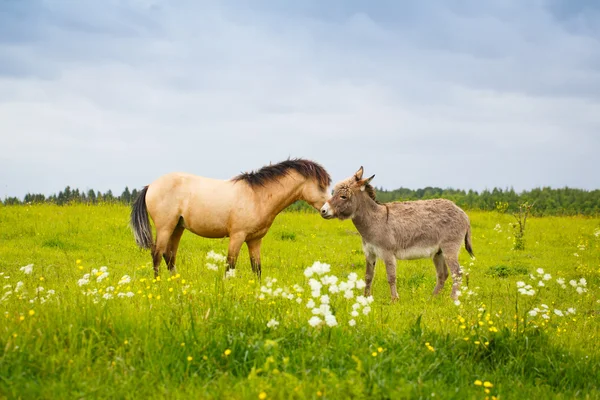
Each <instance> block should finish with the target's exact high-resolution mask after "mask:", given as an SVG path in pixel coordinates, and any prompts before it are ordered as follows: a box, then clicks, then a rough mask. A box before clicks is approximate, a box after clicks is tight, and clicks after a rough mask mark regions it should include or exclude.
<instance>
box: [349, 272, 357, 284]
mask: <svg viewBox="0 0 600 400" xmlns="http://www.w3.org/2000/svg"><path fill="white" fill-rule="evenodd" d="M357 279H358V275H357V274H356V272H351V273H350V274H349V275H348V282H356V280H357Z"/></svg>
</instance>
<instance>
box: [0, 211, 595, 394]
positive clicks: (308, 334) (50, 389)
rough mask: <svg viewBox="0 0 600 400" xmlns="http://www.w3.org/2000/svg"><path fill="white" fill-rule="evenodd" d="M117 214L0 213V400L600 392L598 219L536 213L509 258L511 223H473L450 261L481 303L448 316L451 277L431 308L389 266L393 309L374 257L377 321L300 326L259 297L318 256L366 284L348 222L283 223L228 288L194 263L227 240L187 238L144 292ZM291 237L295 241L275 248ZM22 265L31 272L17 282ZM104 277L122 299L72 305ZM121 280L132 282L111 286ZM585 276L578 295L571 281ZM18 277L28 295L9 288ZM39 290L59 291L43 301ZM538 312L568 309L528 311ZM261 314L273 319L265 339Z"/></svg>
mask: <svg viewBox="0 0 600 400" xmlns="http://www.w3.org/2000/svg"><path fill="white" fill-rule="evenodd" d="M128 214H129V208H128V207H126V206H124V205H119V204H102V205H97V206H91V205H83V204H75V205H70V206H65V207H59V206H56V205H48V204H42V205H32V206H14V207H0V226H1V229H0V253H1V254H2V257H1V258H0V273H2V275H1V276H0V280H1V281H2V286H5V285H11V288H4V289H2V291H0V299H3V296H4V295H5V293H6V292H7V291H12V292H13V293H12V294H11V295H10V297H9V298H8V300H5V299H3V300H2V301H0V318H1V320H0V321H1V322H0V398H4V397H6V398H228V399H230V398H231V399H257V398H258V397H259V394H260V393H263V392H264V393H265V395H266V396H267V399H276V398H285V399H304V398H314V399H317V398H324V399H325V398H356V399H362V398H364V399H367V398H369V399H371V398H411V399H412V398H415V399H418V398H461V399H472V398H473V399H483V398H485V397H486V396H489V397H490V398H491V396H496V397H498V398H505V399H512V398H579V397H581V398H589V399H596V398H600V390H599V389H598V386H597V382H599V381H600V349H599V348H598V346H597V341H598V332H599V331H600V322H599V321H598V312H599V311H600V310H599V308H598V300H599V291H598V286H599V285H600V270H598V266H599V265H600V219H597V218H582V217H545V218H535V217H531V220H530V224H529V225H528V230H527V238H528V247H527V251H521V252H514V251H512V244H513V238H512V236H511V234H512V231H511V229H510V225H509V224H510V223H511V222H512V218H513V217H512V216H511V215H508V214H499V213H496V212H469V217H470V218H471V221H472V226H473V246H474V249H475V251H476V253H477V260H475V261H472V260H471V259H470V258H469V257H468V255H467V254H466V252H464V251H463V252H462V253H461V255H460V261H461V264H462V265H463V266H464V267H465V269H468V270H469V271H468V272H469V276H470V281H471V286H472V288H470V289H469V290H473V291H475V292H476V294H474V295H472V296H471V297H469V296H470V295H469V294H468V293H467V292H468V291H467V290H463V292H464V293H463V296H461V301H462V304H461V305H460V306H456V305H455V304H454V303H453V302H452V301H450V299H449V292H450V287H449V286H450V284H451V278H449V280H448V282H447V283H446V288H445V290H444V291H443V292H442V293H441V294H440V296H438V297H435V298H431V292H432V290H433V287H434V285H435V275H436V274H435V268H434V266H433V264H432V262H431V260H413V261H399V262H398V270H397V277H398V291H399V294H400V300H399V301H398V302H397V303H393V304H391V303H390V301H389V299H390V293H389V286H388V282H387V279H386V274H385V266H384V265H383V264H382V263H381V262H380V261H378V263H377V267H376V269H377V273H376V275H375V281H374V283H373V294H374V298H375V301H374V302H373V303H372V313H371V314H370V315H368V316H367V317H364V318H363V320H361V321H360V322H359V323H357V325H356V326H355V327H351V326H349V325H348V324H347V323H344V324H340V326H338V327H335V328H329V327H326V326H324V327H321V328H313V327H311V326H309V325H308V323H307V320H308V318H309V317H310V315H311V310H310V309H307V308H306V306H305V305H304V303H303V304H302V305H298V304H296V303H295V302H294V301H289V300H284V299H281V298H267V299H265V300H263V301H261V300H259V299H258V298H257V296H258V295H259V294H260V293H261V292H260V287H261V284H262V285H264V284H266V280H267V277H272V278H276V279H277V280H278V282H277V285H279V286H281V287H284V286H286V287H289V288H291V287H292V286H293V285H294V284H303V283H304V284H305V283H306V280H307V279H306V278H305V276H304V274H303V271H304V268H306V267H307V266H310V265H312V264H313V262H315V261H317V260H320V261H322V262H326V263H328V264H330V265H331V273H332V274H335V275H336V276H338V277H343V278H345V277H346V276H347V275H348V274H349V273H351V272H355V273H357V274H358V275H359V276H362V275H363V274H364V258H363V255H362V254H361V252H360V251H359V250H356V249H360V248H361V239H360V236H359V235H355V234H351V233H353V232H355V229H354V227H353V226H352V223H351V222H350V221H337V220H332V221H326V220H324V219H322V218H320V217H319V216H318V215H314V214H309V213H284V214H281V215H280V216H278V217H277V219H276V220H275V223H274V225H273V227H272V228H271V230H270V232H269V234H268V235H267V236H266V237H265V239H264V240H263V245H262V263H263V278H262V283H259V282H258V280H257V279H256V277H255V276H254V275H253V274H252V272H251V267H250V263H249V257H248V251H247V249H246V248H244V249H243V251H242V253H241V254H240V257H239V261H238V267H237V276H236V277H235V278H232V279H227V280H224V279H223V277H222V276H223V271H222V270H221V271H210V270H208V269H207V267H206V263H207V259H206V255H207V253H208V252H209V251H211V250H214V251H216V252H219V253H221V254H224V253H225V252H226V249H227V246H228V241H227V239H204V238H200V237H197V236H194V235H192V234H190V233H189V232H188V233H186V234H185V235H184V236H183V239H182V242H181V246H180V252H179V255H178V272H179V274H180V276H179V277H175V278H174V279H173V278H171V279H169V275H168V273H167V271H166V267H165V265H164V263H163V265H162V266H161V272H162V275H161V278H162V279H161V280H160V281H157V282H155V281H153V274H152V268H151V265H150V255H149V254H148V253H147V252H141V251H139V250H138V249H137V248H136V246H135V244H134V241H133V238H132V235H131V232H130V231H129V230H128V228H127V221H128ZM292 232H293V233H294V235H295V236H294V237H295V240H293V241H292V240H281V239H282V238H283V237H284V236H286V237H287V236H291V233H292ZM574 253H577V256H575V255H574ZM77 260H81V262H80V263H78V262H77ZM27 264H34V266H33V271H32V273H31V274H30V275H27V274H25V273H24V272H23V271H21V270H20V267H23V266H25V265H27ZM103 265H106V266H107V267H108V271H109V272H110V275H109V276H108V277H107V278H106V280H105V281H102V282H100V283H98V282H94V285H95V287H97V288H99V289H101V290H103V293H106V290H107V287H109V285H111V286H114V287H116V288H117V289H115V293H116V291H117V290H122V291H129V290H131V291H132V292H134V293H135V296H134V297H131V298H114V299H111V300H104V299H102V297H100V298H99V299H100V300H99V301H98V302H97V303H95V302H94V300H93V298H92V297H89V296H84V295H83V294H82V291H83V290H84V287H81V286H79V285H78V283H77V282H78V280H79V279H81V278H82V276H83V274H84V273H90V272H91V270H92V269H94V268H100V267H101V266H103ZM539 268H544V270H545V271H544V272H545V273H550V274H551V275H552V279H551V280H546V281H544V282H545V286H544V287H538V285H537V282H531V283H534V284H535V289H536V293H535V296H532V297H529V296H523V295H519V294H517V292H516V282H517V281H522V280H526V281H531V280H530V278H529V276H528V274H527V272H528V271H529V272H532V273H535V271H536V270H537V269H539ZM125 274H127V275H129V276H131V282H130V283H126V284H124V285H121V286H119V285H118V283H117V282H118V281H119V280H120V278H121V277H122V276H123V275H125ZM7 277H8V278H7ZM559 277H560V278H564V279H565V281H566V282H567V285H566V288H565V289H562V288H560V287H559V286H558V284H557V283H556V278H559ZM580 278H585V279H586V280H587V288H588V289H589V291H588V292H585V293H582V294H578V293H577V292H576V291H575V290H574V288H573V287H571V285H570V284H569V283H568V282H569V280H572V279H573V280H579V279H580ZM17 281H21V282H23V287H22V289H26V290H27V293H29V296H28V297H22V298H19V297H20V296H23V293H24V292H23V290H21V291H20V292H17V293H14V291H15V286H16V282H17ZM40 287H43V288H44V291H41V292H39V293H37V294H36V289H37V288H40ZM50 289H54V290H56V294H55V296H56V297H55V298H49V299H48V300H47V301H45V302H41V300H40V299H41V298H45V297H46V295H45V293H47V292H48V291H49V290H50ZM159 296H160V297H159ZM115 297H116V296H115ZM303 297H304V298H308V297H310V292H303ZM31 299H36V300H34V302H33V303H31V302H30V300H31ZM541 303H545V304H548V305H550V306H551V307H552V308H560V309H562V310H563V311H564V310H566V308H567V307H573V308H575V309H576V310H577V311H576V314H575V315H572V316H569V317H563V318H561V317H558V316H557V315H556V314H554V312H552V315H551V316H550V318H549V319H548V320H544V319H542V318H540V317H539V316H538V317H532V316H531V315H530V314H529V313H528V312H529V311H530V310H532V309H533V308H534V307H541V306H540V304H541ZM339 307H342V305H339ZM348 308H350V307H348ZM347 311H348V310H343V309H340V310H336V312H339V313H343V312H346V313H347ZM31 312H33V313H31ZM515 316H516V319H515ZM270 319H276V320H277V321H279V322H280V325H279V326H278V327H277V328H276V329H271V328H268V327H267V322H268V321H269V320H270ZM340 321H342V319H341V318H340ZM542 324H543V325H542ZM536 326H537V327H536ZM228 351H229V352H228ZM477 381H481V382H482V384H483V383H484V382H488V383H491V384H492V386H491V387H489V388H484V387H483V385H481V386H479V385H476V384H475V382H477ZM488 386H489V385H488ZM485 389H488V390H490V393H489V394H488V393H485V392H484V390H485ZM432 394H434V395H433V396H432Z"/></svg>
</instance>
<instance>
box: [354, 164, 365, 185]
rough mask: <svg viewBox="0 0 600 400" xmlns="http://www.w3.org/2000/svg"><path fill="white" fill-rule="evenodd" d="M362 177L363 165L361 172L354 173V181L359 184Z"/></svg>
mask: <svg viewBox="0 0 600 400" xmlns="http://www.w3.org/2000/svg"><path fill="white" fill-rule="evenodd" d="M362 176H363V167H362V165H361V166H360V168H359V170H358V171H356V172H355V173H354V179H356V182H358V181H360V180H361V179H362Z"/></svg>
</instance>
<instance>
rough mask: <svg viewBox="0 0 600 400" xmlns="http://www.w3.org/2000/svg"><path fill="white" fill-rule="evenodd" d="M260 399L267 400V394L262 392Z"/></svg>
mask: <svg viewBox="0 0 600 400" xmlns="http://www.w3.org/2000/svg"><path fill="white" fill-rule="evenodd" d="M258 398H259V399H260V400H265V399H266V398H267V394H266V393H265V392H260V393H259V395H258Z"/></svg>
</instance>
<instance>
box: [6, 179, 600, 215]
mask: <svg viewBox="0 0 600 400" xmlns="http://www.w3.org/2000/svg"><path fill="white" fill-rule="evenodd" d="M137 194H138V190H137V189H133V190H132V191H131V192H130V191H129V188H128V187H126V188H125V190H123V192H122V193H121V194H120V195H118V196H117V195H114V194H113V193H112V192H111V191H110V190H109V191H108V192H106V193H104V194H103V193H101V192H94V190H91V189H90V190H88V192H87V193H85V192H84V191H80V190H79V189H75V190H73V189H71V188H70V187H69V186H67V187H66V188H65V189H64V190H62V191H60V192H59V193H58V194H57V195H56V194H55V195H51V196H48V197H46V196H45V195H43V194H27V195H25V197H24V198H23V200H20V199H18V198H16V197H8V198H6V199H4V201H3V203H4V204H5V205H18V204H40V203H52V204H58V205H65V204H72V203H84V204H97V203H103V204H104V203H124V204H131V202H133V200H135V198H136V197H137ZM377 198H378V200H379V201H381V202H384V203H386V202H390V201H405V200H422V199H435V198H444V199H449V200H452V201H454V202H455V203H456V204H457V205H458V206H459V207H461V208H463V209H465V210H480V211H493V210H496V211H498V212H500V213H515V212H517V211H518V210H519V205H520V204H523V203H525V202H529V203H535V204H536V206H535V209H534V210H532V213H533V215H536V216H544V215H590V216H597V215H599V214H600V190H592V191H587V190H581V189H573V188H561V189H552V188H549V187H544V188H536V189H533V190H529V191H523V192H522V193H519V194H518V193H516V192H515V191H514V190H513V189H505V190H502V189H498V188H494V189H493V190H492V191H489V190H484V191H482V192H476V191H473V190H469V191H464V190H455V189H441V188H432V187H426V188H424V189H417V190H413V189H406V188H400V189H396V190H391V191H388V190H383V189H378V190H377ZM287 211H296V212H298V211H301V212H309V213H314V212H315V210H314V209H313V208H312V207H311V206H310V205H309V204H307V203H306V202H304V201H296V202H294V203H293V204H291V205H290V206H289V207H288V208H287Z"/></svg>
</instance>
